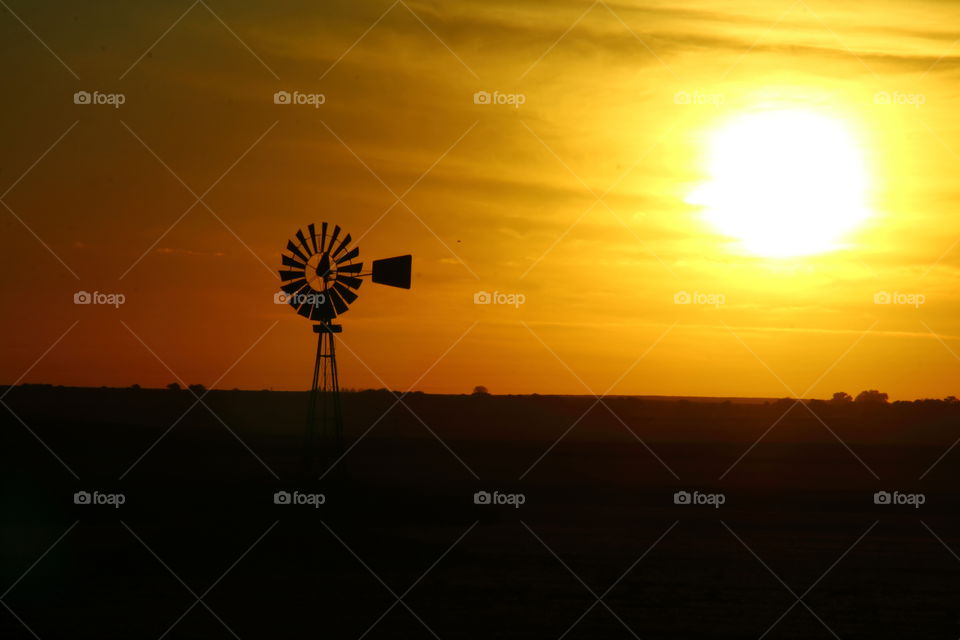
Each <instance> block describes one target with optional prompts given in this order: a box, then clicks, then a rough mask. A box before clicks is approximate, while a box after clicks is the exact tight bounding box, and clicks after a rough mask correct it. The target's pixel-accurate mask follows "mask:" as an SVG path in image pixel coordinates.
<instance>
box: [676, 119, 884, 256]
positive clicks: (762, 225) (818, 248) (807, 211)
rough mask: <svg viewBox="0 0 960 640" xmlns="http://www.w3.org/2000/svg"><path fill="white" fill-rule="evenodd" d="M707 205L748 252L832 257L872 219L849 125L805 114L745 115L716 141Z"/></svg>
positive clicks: (711, 217)
mask: <svg viewBox="0 0 960 640" xmlns="http://www.w3.org/2000/svg"><path fill="white" fill-rule="evenodd" d="M707 171H708V173H709V176H710V178H709V180H708V181H707V182H706V183H705V184H703V185H701V186H700V187H699V188H697V189H696V190H694V192H693V193H691V194H690V196H689V197H688V199H687V201H688V202H690V203H691V204H697V205H701V206H703V207H704V216H705V218H706V220H707V221H708V222H709V223H711V224H712V225H713V226H714V227H715V228H716V229H717V231H719V232H720V233H722V234H724V235H727V236H731V237H733V238H736V239H737V241H738V243H739V245H740V248H741V249H742V250H743V251H746V252H748V253H752V254H755V255H761V256H769V257H791V256H799V255H809V254H814V253H821V252H824V251H830V250H832V249H837V248H840V247H841V246H842V244H841V242H842V240H843V239H844V237H845V236H846V235H847V234H848V233H849V232H850V231H852V230H853V229H855V228H856V227H857V226H858V225H859V224H860V223H862V222H863V220H865V219H866V218H867V217H868V216H869V213H870V212H869V209H868V206H867V204H866V198H867V187H868V184H867V183H868V181H867V172H866V170H865V164H864V160H863V157H862V153H861V150H860V149H859V146H858V144H857V142H856V140H855V139H854V137H853V136H852V135H851V134H850V133H849V131H848V130H847V129H846V128H845V127H844V125H843V124H842V123H841V122H840V121H839V120H835V119H833V118H829V117H825V116H822V115H819V114H817V113H813V112H807V111H802V110H792V109H791V110H777V111H767V112H762V113H754V114H748V115H744V116H741V117H739V118H737V119H735V120H733V121H732V122H730V123H729V124H727V125H726V126H724V127H723V128H721V129H719V130H718V131H717V132H716V133H715V134H714V135H713V136H712V138H711V140H710V145H709V149H708V152H707Z"/></svg>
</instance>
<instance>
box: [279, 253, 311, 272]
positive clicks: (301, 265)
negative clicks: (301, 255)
mask: <svg viewBox="0 0 960 640" xmlns="http://www.w3.org/2000/svg"><path fill="white" fill-rule="evenodd" d="M282 257H283V266H285V267H296V268H297V269H300V270H301V271H306V270H307V264H306V263H305V262H297V261H296V260H294V259H293V258H291V257H290V256H286V255H285V256H282Z"/></svg>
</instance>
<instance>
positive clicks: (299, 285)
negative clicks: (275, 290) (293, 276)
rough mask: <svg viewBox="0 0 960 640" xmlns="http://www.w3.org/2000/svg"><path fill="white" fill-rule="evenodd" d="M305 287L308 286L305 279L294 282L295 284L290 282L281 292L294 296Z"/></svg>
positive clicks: (282, 287)
mask: <svg viewBox="0 0 960 640" xmlns="http://www.w3.org/2000/svg"><path fill="white" fill-rule="evenodd" d="M305 286H307V281H306V280H305V279H301V280H294V281H293V282H288V283H287V284H285V285H283V286H281V287H280V291H283V292H284V293H286V294H288V295H292V294H294V293H297V292H298V291H300V290H301V289H303V287H305Z"/></svg>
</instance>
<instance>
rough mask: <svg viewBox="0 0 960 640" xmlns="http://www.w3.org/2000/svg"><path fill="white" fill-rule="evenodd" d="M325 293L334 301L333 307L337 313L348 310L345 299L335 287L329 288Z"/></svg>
mask: <svg viewBox="0 0 960 640" xmlns="http://www.w3.org/2000/svg"><path fill="white" fill-rule="evenodd" d="M324 295H325V296H326V297H327V298H328V299H329V300H330V301H331V302H332V303H333V308H334V309H336V310H337V313H346V312H347V308H348V307H347V303H346V302H344V301H343V298H341V297H340V294H339V293H337V292H336V291H334V290H333V289H327V290H326V291H325V292H324Z"/></svg>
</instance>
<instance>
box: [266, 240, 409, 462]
mask: <svg viewBox="0 0 960 640" xmlns="http://www.w3.org/2000/svg"><path fill="white" fill-rule="evenodd" d="M330 226H331V225H329V224H327V223H326V222H324V223H322V224H321V225H320V232H319V233H317V228H316V225H315V224H310V225H308V226H307V228H306V231H304V230H303V229H299V230H298V231H297V233H296V235H295V236H294V237H293V238H291V239H290V240H289V241H287V252H288V253H281V262H282V265H283V266H282V267H281V269H280V280H281V282H282V284H281V286H280V289H281V290H282V291H283V293H284V296H285V298H286V302H287V304H289V305H290V306H291V307H293V308H294V309H296V311H297V313H299V314H300V315H301V316H303V317H304V318H307V319H309V320H311V321H313V322H314V323H316V324H314V325H313V332H314V333H316V334H317V356H316V360H315V361H314V364H313V382H312V383H311V385H310V404H309V406H308V409H307V432H306V443H305V450H304V463H305V467H306V470H307V471H309V470H310V466H311V462H312V458H313V450H314V446H315V440H316V439H317V433H318V431H319V433H320V435H321V437H323V438H324V439H327V440H328V441H329V440H332V446H333V448H334V451H340V450H342V448H343V414H342V411H341V407H340V378H339V376H338V374H337V352H336V346H335V341H334V335H335V334H337V333H340V332H342V331H343V327H342V326H340V325H338V324H334V323H333V320H334V318H336V317H337V316H339V315H342V314H344V313H346V312H347V311H348V310H349V309H350V305H351V304H353V303H354V302H355V301H356V299H357V293H356V291H357V289H359V288H360V285H361V284H363V280H362V279H363V278H365V277H368V276H369V277H370V279H371V280H372V281H373V282H376V283H377V284H384V285H387V286H390V287H399V288H401V289H409V288H410V266H411V263H412V256H410V255H405V256H397V257H395V258H384V259H382V260H374V261H373V265H372V268H371V270H370V271H368V272H365V273H364V272H363V263H362V262H359V261H358V258H359V256H360V249H359V248H358V247H356V246H354V247H352V248H351V247H350V241H351V240H352V238H351V237H350V234H349V233H348V234H346V235H345V236H343V237H341V229H340V227H339V226H337V225H333V230H332V231H331V230H330Z"/></svg>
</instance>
